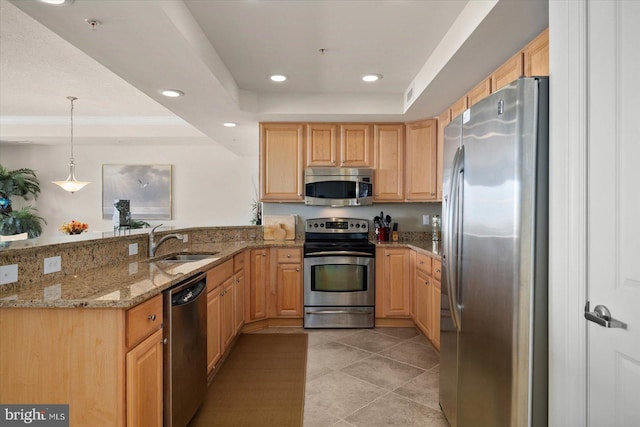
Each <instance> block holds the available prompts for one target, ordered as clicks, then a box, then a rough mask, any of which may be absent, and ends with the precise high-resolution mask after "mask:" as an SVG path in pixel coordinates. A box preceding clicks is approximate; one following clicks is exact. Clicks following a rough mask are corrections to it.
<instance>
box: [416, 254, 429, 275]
mask: <svg viewBox="0 0 640 427" xmlns="http://www.w3.org/2000/svg"><path fill="white" fill-rule="evenodd" d="M416 268H417V269H418V270H421V271H423V272H425V273H427V274H429V275H430V274H431V257H429V256H427V255H424V254H421V253H418V252H416Z"/></svg>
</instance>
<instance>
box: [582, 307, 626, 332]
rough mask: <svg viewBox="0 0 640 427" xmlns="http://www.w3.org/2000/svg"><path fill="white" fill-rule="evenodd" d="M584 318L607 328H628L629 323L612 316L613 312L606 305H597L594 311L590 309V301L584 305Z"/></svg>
mask: <svg viewBox="0 0 640 427" xmlns="http://www.w3.org/2000/svg"><path fill="white" fill-rule="evenodd" d="M584 318H585V319H587V320H589V321H591V322H594V323H597V324H598V325H600V326H604V327H605V328H620V329H627V324H626V323H624V322H621V321H619V320H616V319H614V318H613V317H611V312H610V311H609V309H608V308H607V307H605V306H604V305H596V307H595V308H594V309H593V311H589V301H587V305H585V306H584Z"/></svg>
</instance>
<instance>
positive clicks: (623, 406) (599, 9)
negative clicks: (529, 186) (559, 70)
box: [585, 0, 640, 427]
mask: <svg viewBox="0 0 640 427" xmlns="http://www.w3.org/2000/svg"><path fill="white" fill-rule="evenodd" d="M587 8H588V9H587V16H588V18H587V19H588V27H587V28H588V33H589V36H588V44H587V46H588V64H589V65H588V71H587V78H588V106H589V107H588V178H587V179H588V214H587V216H588V255H587V259H588V262H587V286H588V289H587V294H588V300H589V301H590V310H591V311H593V310H594V307H595V306H596V305H603V306H606V307H607V308H608V309H609V310H610V313H611V317H612V318H614V319H617V320H620V321H622V322H625V323H626V324H627V325H628V326H627V327H626V329H621V328H605V327H603V326H600V325H598V324H596V323H591V322H589V323H588V327H587V366H588V373H587V387H588V393H587V394H588V396H587V400H588V402H587V418H588V422H589V425H590V426H620V427H627V426H640V1H637V0H622V1H611V0H605V1H602V0H600V1H590V2H588V3H587ZM585 321H586V320H585Z"/></svg>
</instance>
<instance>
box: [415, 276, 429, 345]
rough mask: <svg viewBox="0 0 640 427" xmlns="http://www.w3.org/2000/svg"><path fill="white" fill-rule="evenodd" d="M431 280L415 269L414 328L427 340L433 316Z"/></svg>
mask: <svg viewBox="0 0 640 427" xmlns="http://www.w3.org/2000/svg"><path fill="white" fill-rule="evenodd" d="M430 280H431V278H430V277H429V276H428V275H427V274H426V273H424V272H423V271H421V270H418V269H416V276H415V282H414V286H415V293H414V295H415V306H416V309H415V316H416V317H415V322H416V326H418V328H419V329H420V330H421V331H422V333H424V334H425V336H426V337H427V338H428V337H430V336H431V325H432V324H433V314H432V313H431V309H430V307H431V283H430Z"/></svg>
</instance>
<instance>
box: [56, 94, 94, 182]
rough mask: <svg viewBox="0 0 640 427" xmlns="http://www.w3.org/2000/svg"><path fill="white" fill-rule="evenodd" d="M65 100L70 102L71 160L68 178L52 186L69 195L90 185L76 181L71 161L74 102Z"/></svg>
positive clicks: (70, 160)
mask: <svg viewBox="0 0 640 427" xmlns="http://www.w3.org/2000/svg"><path fill="white" fill-rule="evenodd" d="M67 99H68V100H69V101H71V158H70V159H69V176H68V177H67V179H66V180H64V181H52V182H53V183H54V184H56V185H59V186H60V187H62V189H63V190H65V191H68V192H70V193H75V192H76V191H78V190H80V189H81V188H82V187H84V186H85V185H87V184H90V182H89V181H78V180H77V179H76V164H75V163H74V161H73V101H75V100H76V99H78V98H76V97H75V96H67Z"/></svg>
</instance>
